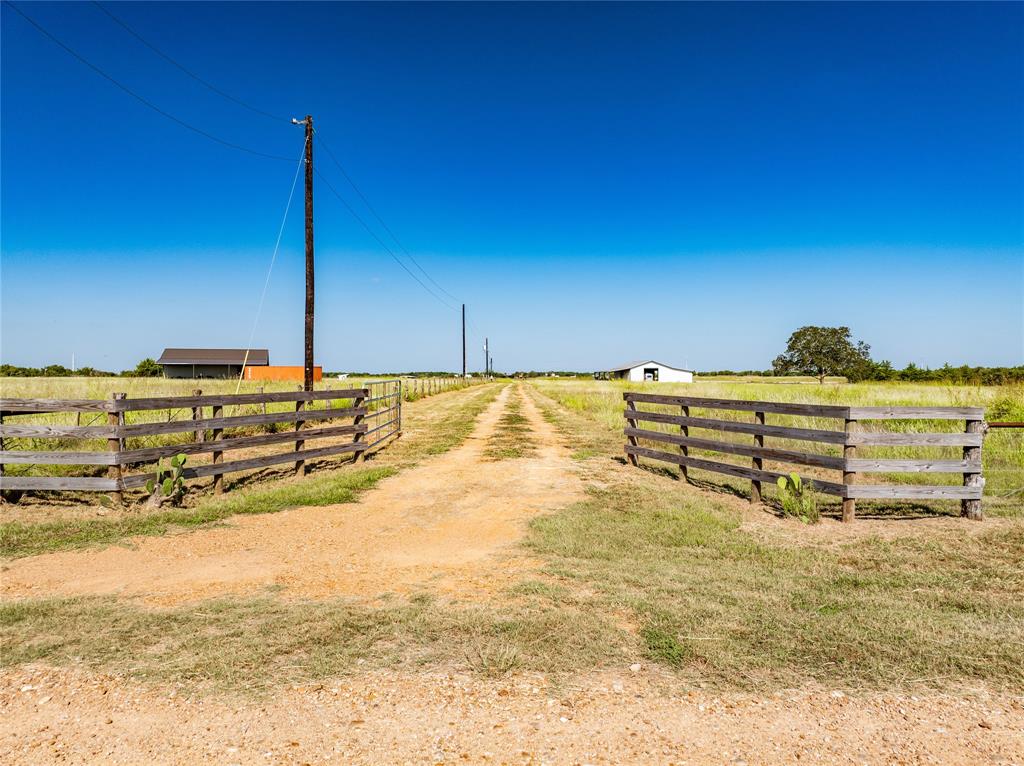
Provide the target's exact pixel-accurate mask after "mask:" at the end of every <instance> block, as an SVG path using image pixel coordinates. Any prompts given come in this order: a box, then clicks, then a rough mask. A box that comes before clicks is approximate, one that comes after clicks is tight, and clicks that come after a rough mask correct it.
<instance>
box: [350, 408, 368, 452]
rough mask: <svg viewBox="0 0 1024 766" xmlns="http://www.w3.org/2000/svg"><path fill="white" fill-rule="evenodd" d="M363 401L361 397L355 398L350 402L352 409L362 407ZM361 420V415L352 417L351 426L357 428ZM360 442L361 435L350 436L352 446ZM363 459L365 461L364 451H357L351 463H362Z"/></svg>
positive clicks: (362, 418) (361, 439)
mask: <svg viewBox="0 0 1024 766" xmlns="http://www.w3.org/2000/svg"><path fill="white" fill-rule="evenodd" d="M364 401H365V399H364V398H363V397H362V396H357V397H356V398H355V399H354V400H353V401H352V406H353V407H362V406H363V402H364ZM363 420H364V417H363V416H362V415H356V416H354V417H353V418H352V425H354V426H357V425H359V424H361V423H362V422H363ZM362 441H363V435H362V434H361V433H356V434H354V435H353V436H352V443H353V444H358V443H360V442H362ZM365 459H366V452H365V450H359V451H358V452H356V453H355V455H354V456H353V458H352V462H353V463H362V462H363V461H364V460H365Z"/></svg>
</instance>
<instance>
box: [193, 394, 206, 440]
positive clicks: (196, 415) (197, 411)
mask: <svg viewBox="0 0 1024 766" xmlns="http://www.w3.org/2000/svg"><path fill="white" fill-rule="evenodd" d="M202 395H203V390H202V389H201V388H197V389H196V390H195V391H193V392H192V396H202ZM192 419H193V420H202V419H203V408H202V407H193V408H192ZM196 441H197V442H201V441H206V430H205V429H202V428H200V429H197V430H196Z"/></svg>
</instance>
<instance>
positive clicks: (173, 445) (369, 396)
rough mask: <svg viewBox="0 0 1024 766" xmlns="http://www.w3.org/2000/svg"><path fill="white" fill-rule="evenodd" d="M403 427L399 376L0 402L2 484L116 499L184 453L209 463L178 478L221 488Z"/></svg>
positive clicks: (351, 450) (349, 450) (362, 445)
mask: <svg viewBox="0 0 1024 766" xmlns="http://www.w3.org/2000/svg"><path fill="white" fill-rule="evenodd" d="M83 419H86V423H85V424H84V425H83V424H82V421H83ZM401 431H402V383H401V381H399V380H382V381H372V382H367V383H363V384H362V386H360V387H358V388H347V389H334V390H325V391H288V392H274V393H255V394H214V395H203V392H202V391H201V390H196V391H194V392H193V395H192V396H166V397H165V396H161V397H147V398H138V399H129V398H127V396H126V395H125V394H121V393H115V394H111V396H110V398H109V399H98V400H97V399H0V489H3V490H16V491H26V490H27V491H46V490H64V491H66V490H78V491H95V492H108V493H111V495H112V496H113V499H114V500H116V501H121V500H122V499H123V498H122V493H123V492H124V491H126V490H131V489H136V488H140V487H144V486H145V484H146V482H147V481H148V480H149V479H152V478H154V477H155V476H156V470H157V469H156V463H157V462H158V461H159V460H161V459H164V458H169V457H172V456H174V455H178V454H185V455H190V456H199V458H200V460H205V461H207V462H205V463H203V464H198V465H193V464H191V463H193V461H192V460H189V463H190V465H188V467H186V468H185V471H184V475H183V477H184V478H186V479H196V478H201V477H206V476H210V477H213V490H214V492H222V491H224V489H225V487H224V481H223V479H224V475H225V474H228V473H233V472H237V471H249V470H253V469H262V468H268V467H270V466H276V465H282V464H288V463H292V464H294V471H295V472H296V473H298V474H305V473H306V472H307V470H308V464H309V461H313V460H319V459H322V458H328V457H334V456H338V455H346V454H351V455H353V456H355V458H356V459H357V460H358V459H361V458H362V457H363V455H365V454H366V452H368V451H370V450H373V449H375V448H378V447H380V446H381V445H383V444H384V443H385V442H386V441H387V440H389V439H391V438H394V437H397V436H399V435H400V434H401ZM282 448H284V449H282ZM225 453H228V454H229V455H231V456H233V457H234V459H229V460H226V461H225V459H224V457H225Z"/></svg>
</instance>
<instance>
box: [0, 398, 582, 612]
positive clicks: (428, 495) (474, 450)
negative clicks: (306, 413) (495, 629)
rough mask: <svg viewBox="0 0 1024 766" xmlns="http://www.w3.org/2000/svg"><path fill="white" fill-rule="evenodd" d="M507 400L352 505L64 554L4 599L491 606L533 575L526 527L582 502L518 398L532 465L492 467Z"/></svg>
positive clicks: (34, 561) (18, 581) (550, 431)
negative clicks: (402, 597)
mask: <svg viewBox="0 0 1024 766" xmlns="http://www.w3.org/2000/svg"><path fill="white" fill-rule="evenodd" d="M513 390H514V389H513V388H512V387H506V388H505V389H504V390H503V391H502V392H501V394H500V395H499V396H498V398H497V399H496V400H495V401H494V402H493V403H492V404H491V405H490V406H489V407H488V408H487V409H486V410H485V411H484V412H483V413H482V414H481V415H480V416H479V417H478V418H477V421H476V425H475V427H474V430H473V432H472V434H471V435H470V436H469V437H468V438H467V439H466V441H465V442H464V443H463V444H462V445H460V446H459V447H456V448H455V449H452V450H450V451H448V452H446V453H444V454H442V455H439V456H437V457H434V458H429V459H427V460H425V461H423V462H422V463H420V464H419V465H417V466H415V467H413V468H410V469H408V470H405V471H402V472H401V473H399V474H398V475H396V476H394V477H391V478H389V479H386V480H384V481H382V482H381V483H380V484H379V485H378V486H377V487H376V488H375V489H373V490H370V491H368V492H367V493H366V494H365V495H363V496H362V498H361V499H360V501H359V502H358V503H355V504H345V505H335V506H322V507H308V508H297V509H293V510H289V511H283V512H281V513H275V514H268V515H265V516H239V517H235V518H233V519H232V520H231V521H230V522H229V525H228V526H224V527H219V528H210V529H203V530H198V531H195V532H192V533H189V534H182V535H172V536H165V537H141V538H135V539H134V540H133V541H132V547H130V548H126V547H109V548H105V549H100V550H84V551H67V552H60V553H54V554H48V555H43V556H36V557H32V558H26V559H19V560H17V561H14V562H11V563H10V564H9V566H8V569H7V571H5V572H4V573H3V583H2V590H0V592H2V593H3V594H4V596H5V598H24V597H41V596H54V595H62V596H69V595H100V594H103V595H118V596H122V597H126V598H133V599H141V600H142V601H144V602H146V603H150V604H153V605H173V604H178V603H184V602H190V601H196V600H200V599H205V598H211V597H216V596H222V595H226V594H246V593H250V594H251V593H254V592H259V591H261V590H265V589H267V588H282V591H281V595H282V596H283V597H285V598H314V599H315V598H329V597H336V596H350V597H356V598H359V599H364V600H365V599H371V600H372V599H375V598H376V597H377V596H379V595H381V594H384V593H389V592H399V593H403V592H405V593H407V592H411V591H416V590H422V589H425V588H428V589H430V590H431V591H434V592H438V593H441V594H446V595H450V596H452V597H455V598H481V597H483V598H486V597H487V596H488V595H490V594H492V593H494V592H495V591H499V590H502V589H503V588H504V587H505V586H506V585H508V584H509V583H511V582H514V581H515V580H517V579H518V578H519V576H520V575H521V574H522V573H524V572H527V571H529V570H530V569H531V568H532V567H533V562H531V561H529V560H528V559H526V558H524V557H523V556H522V554H521V552H519V551H517V550H516V549H515V546H514V544H515V543H516V542H517V541H518V540H519V539H520V538H521V537H522V535H523V534H524V531H525V526H526V524H527V522H528V521H529V519H530V518H532V517H533V516H536V515H537V514H540V513H545V512H550V511H554V510H557V509H559V508H562V507H564V506H566V505H568V504H570V503H572V502H573V501H575V500H576V499H578V498H579V497H580V496H582V492H583V485H582V482H581V480H580V479H579V478H578V476H577V475H576V473H575V471H574V468H573V462H572V460H571V459H570V457H569V450H568V449H567V448H566V446H565V444H564V443H563V441H562V438H561V437H560V435H559V434H558V433H557V432H556V431H555V429H554V428H553V427H552V426H551V425H550V424H548V423H547V422H546V421H545V420H544V419H543V417H542V416H541V414H540V412H539V410H538V409H537V407H536V405H535V404H534V403H533V401H532V400H531V399H530V397H527V396H523V395H522V393H521V392H520V393H519V394H518V398H520V399H521V400H522V414H523V415H524V416H525V417H526V418H527V420H528V421H529V426H530V431H531V433H530V439H531V441H532V442H533V443H534V445H535V447H536V452H535V453H534V454H533V456H531V457H529V458H519V459H514V460H501V461H490V460H487V459H486V458H485V456H484V450H485V448H486V444H487V440H488V438H489V437H490V436H491V435H492V434H493V433H494V431H495V428H496V426H497V423H498V421H499V419H500V418H501V416H502V414H503V413H504V412H505V411H506V409H507V406H508V402H509V399H510V396H511V395H512V392H513Z"/></svg>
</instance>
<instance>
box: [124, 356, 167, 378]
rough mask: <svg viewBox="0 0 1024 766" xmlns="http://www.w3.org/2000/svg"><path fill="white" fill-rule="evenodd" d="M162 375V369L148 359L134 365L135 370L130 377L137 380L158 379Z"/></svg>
mask: <svg viewBox="0 0 1024 766" xmlns="http://www.w3.org/2000/svg"><path fill="white" fill-rule="evenodd" d="M163 374H164V368H163V367H161V366H160V365H159V364H157V363H156V362H155V361H153V360H152V359H149V358H146V359H143V360H142V361H141V362H139V363H138V364H137V365H135V370H134V371H133V372H132V375H134V376H135V377H137V378H159V377H160V376H161V375H163Z"/></svg>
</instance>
